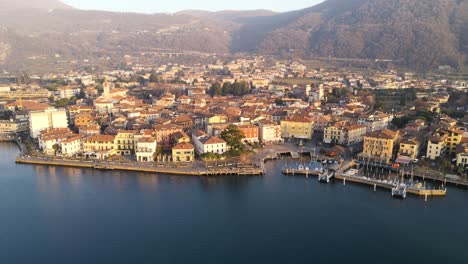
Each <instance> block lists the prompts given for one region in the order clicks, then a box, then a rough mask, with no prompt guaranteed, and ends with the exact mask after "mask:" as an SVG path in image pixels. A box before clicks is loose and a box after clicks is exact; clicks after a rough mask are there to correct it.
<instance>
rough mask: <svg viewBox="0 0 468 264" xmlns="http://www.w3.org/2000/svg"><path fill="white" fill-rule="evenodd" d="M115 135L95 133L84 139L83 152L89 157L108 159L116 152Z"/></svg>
mask: <svg viewBox="0 0 468 264" xmlns="http://www.w3.org/2000/svg"><path fill="white" fill-rule="evenodd" d="M114 140H115V136H113V135H94V136H90V137H88V138H86V139H84V140H83V152H84V155H85V156H87V157H95V158H97V159H106V158H109V157H110V156H113V155H114V154H115V152H114V151H115V149H114V147H115V145H114Z"/></svg>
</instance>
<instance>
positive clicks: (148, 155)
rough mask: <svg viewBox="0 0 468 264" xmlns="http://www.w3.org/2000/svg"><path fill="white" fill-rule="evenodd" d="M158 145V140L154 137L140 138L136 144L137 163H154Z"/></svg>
mask: <svg viewBox="0 0 468 264" xmlns="http://www.w3.org/2000/svg"><path fill="white" fill-rule="evenodd" d="M156 148H157V143H156V139H154V138H152V137H143V138H140V139H139V140H138V141H137V143H136V150H135V156H136V159H137V161H140V162H151V161H154V154H155V153H156Z"/></svg>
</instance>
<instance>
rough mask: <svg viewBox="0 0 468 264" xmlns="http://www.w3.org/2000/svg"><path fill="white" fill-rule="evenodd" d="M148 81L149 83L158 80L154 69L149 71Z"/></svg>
mask: <svg viewBox="0 0 468 264" xmlns="http://www.w3.org/2000/svg"><path fill="white" fill-rule="evenodd" d="M149 81H150V82H151V83H157V82H158V81H159V80H158V74H157V73H156V72H155V71H153V72H151V75H150V77H149Z"/></svg>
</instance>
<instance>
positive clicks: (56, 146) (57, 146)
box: [52, 144, 60, 156]
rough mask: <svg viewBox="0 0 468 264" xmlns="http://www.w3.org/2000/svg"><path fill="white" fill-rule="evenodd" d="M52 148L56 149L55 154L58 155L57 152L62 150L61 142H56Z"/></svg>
mask: <svg viewBox="0 0 468 264" xmlns="http://www.w3.org/2000/svg"><path fill="white" fill-rule="evenodd" d="M52 148H53V149H54V156H57V152H58V151H59V150H60V146H59V144H54V145H53V146H52Z"/></svg>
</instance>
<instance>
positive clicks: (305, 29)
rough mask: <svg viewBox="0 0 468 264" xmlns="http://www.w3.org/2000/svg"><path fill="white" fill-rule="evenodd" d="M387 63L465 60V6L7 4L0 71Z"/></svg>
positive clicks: (2, 5)
mask: <svg viewBox="0 0 468 264" xmlns="http://www.w3.org/2000/svg"><path fill="white" fill-rule="evenodd" d="M159 50H164V51H195V52H205V53H222V54H226V53H238V52H242V53H258V54H272V55H277V56H291V55H293V56H296V57H304V58H307V57H336V58H353V59H385V60H393V61H397V62H398V63H399V64H402V65H405V66H409V67H412V68H415V69H421V70H425V69H428V68H430V67H433V66H436V65H441V64H449V65H453V66H457V65H461V64H464V63H465V64H466V62H467V57H468V56H467V54H468V1H467V0H327V1H325V2H323V3H321V4H319V5H316V6H313V7H310V8H306V9H303V10H297V11H293V12H285V13H274V12H271V11H267V10H253V11H220V12H208V11H199V10H188V11H182V12H178V13H175V14H153V15H146V14H136V13H114V12H104V11H84V10H77V9H73V8H72V7H69V6H67V5H65V4H63V3H62V2H60V1H57V0H28V1H26V0H23V1H19V0H16V1H15V0H0V65H3V68H7V69H27V68H28V65H29V63H30V62H31V61H32V60H36V61H40V63H43V64H46V63H58V62H57V59H56V58H61V59H62V60H82V59H89V58H102V57H107V56H110V55H109V54H117V55H116V56H115V57H118V56H122V55H123V54H128V53H135V52H140V53H141V52H152V51H159Z"/></svg>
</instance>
